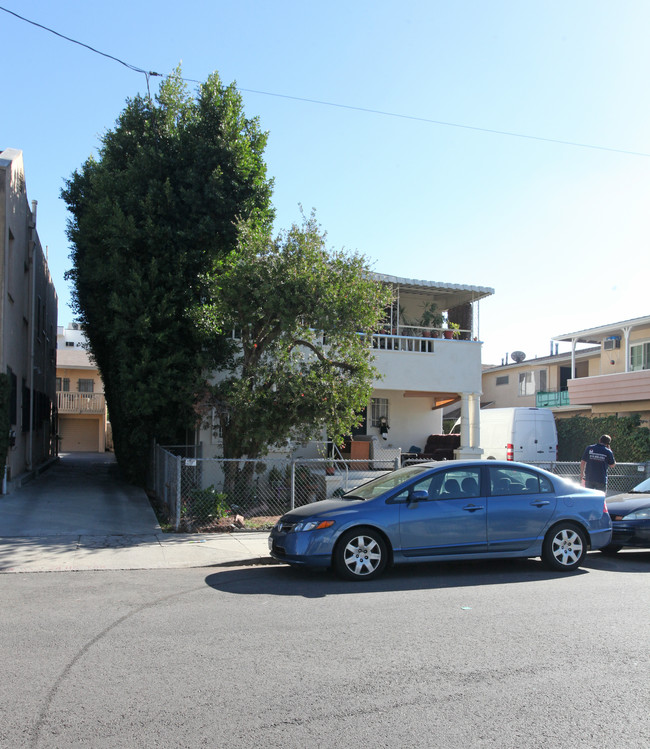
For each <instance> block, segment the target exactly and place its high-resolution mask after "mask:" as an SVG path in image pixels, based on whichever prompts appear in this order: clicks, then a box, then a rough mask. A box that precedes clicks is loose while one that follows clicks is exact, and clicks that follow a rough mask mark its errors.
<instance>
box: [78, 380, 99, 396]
mask: <svg viewBox="0 0 650 749" xmlns="http://www.w3.org/2000/svg"><path fill="white" fill-rule="evenodd" d="M77 391H78V392H80V393H93V392H94V391H95V381H94V380H82V379H80V380H79V382H78V384H77Z"/></svg>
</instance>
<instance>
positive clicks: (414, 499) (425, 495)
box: [409, 489, 429, 504]
mask: <svg viewBox="0 0 650 749" xmlns="http://www.w3.org/2000/svg"><path fill="white" fill-rule="evenodd" d="M428 499H429V492H425V491H422V489H417V490H416V491H414V492H411V493H410V495H409V504H417V503H418V502H426V501H427V500H428Z"/></svg>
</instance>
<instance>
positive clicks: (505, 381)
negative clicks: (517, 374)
mask: <svg viewBox="0 0 650 749" xmlns="http://www.w3.org/2000/svg"><path fill="white" fill-rule="evenodd" d="M509 381H510V377H509V375H500V376H499V377H497V385H507V384H508V382H509Z"/></svg>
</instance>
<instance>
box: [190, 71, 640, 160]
mask: <svg viewBox="0 0 650 749" xmlns="http://www.w3.org/2000/svg"><path fill="white" fill-rule="evenodd" d="M193 82H194V81H193ZM239 91H245V92H247V93H249V94H261V95H263V96H277V97H279V98H282V99H293V100H294V101H303V102H308V103H309V104H321V105H323V106H326V107H338V108H340V109H352V110H354V111H356V112H367V113H368V114H379V115H382V116H384V117H399V118H400V119H403V120H415V121H416V122H426V123H429V124H431V125H444V126H445V127H458V128H462V129H463V130H474V131H475V132H479V133H491V134H492V135H507V136H509V137H511V138H526V139H528V140H539V141H542V142H543V143H559V144H560V145H563V146H576V147H577V148H591V149H595V150H597V151H610V152H612V153H624V154H628V155H630V156H645V157H648V158H650V153H643V151H626V150H624V149H622V148H609V147H608V146H594V145H590V144H589V143H579V142H576V141H571V140H560V139H558V138H544V137H543V136H541V135H526V134H525V133H514V132H511V131H509V130H494V129H491V128H487V127H478V126H476V125H462V124H460V123H458V122H446V121H444V120H433V119H429V118H427V117H416V116H415V115H410V114H399V113H397V112H385V111H383V110H381V109H366V108H365V107H355V106H352V105H350V104H336V103H335V102H331V101H319V100H318V99H303V98H301V97H299V96H289V95H287V94H272V93H269V92H268V91H255V90H254V89H250V88H240V89H239Z"/></svg>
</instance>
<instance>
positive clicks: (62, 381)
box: [56, 377, 70, 393]
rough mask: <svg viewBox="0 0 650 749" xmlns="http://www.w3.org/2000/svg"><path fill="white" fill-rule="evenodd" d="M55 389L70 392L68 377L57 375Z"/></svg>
mask: <svg viewBox="0 0 650 749" xmlns="http://www.w3.org/2000/svg"><path fill="white" fill-rule="evenodd" d="M56 389H57V390H59V391H60V392H63V393H69V392H70V378H69V377H57V378H56Z"/></svg>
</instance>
